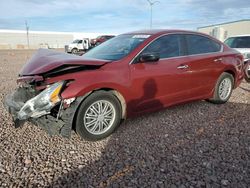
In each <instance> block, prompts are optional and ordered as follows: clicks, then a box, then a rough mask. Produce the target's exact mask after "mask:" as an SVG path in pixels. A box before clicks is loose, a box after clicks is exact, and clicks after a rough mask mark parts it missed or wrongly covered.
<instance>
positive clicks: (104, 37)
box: [90, 35, 115, 46]
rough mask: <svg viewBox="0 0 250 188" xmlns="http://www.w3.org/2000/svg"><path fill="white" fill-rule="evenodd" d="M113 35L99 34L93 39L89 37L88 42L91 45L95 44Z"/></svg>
mask: <svg viewBox="0 0 250 188" xmlns="http://www.w3.org/2000/svg"><path fill="white" fill-rule="evenodd" d="M113 37H115V36H114V35H101V36H98V37H97V38H95V39H91V40H90V44H91V46H97V45H99V44H101V43H103V42H105V41H107V40H109V39H111V38H113Z"/></svg>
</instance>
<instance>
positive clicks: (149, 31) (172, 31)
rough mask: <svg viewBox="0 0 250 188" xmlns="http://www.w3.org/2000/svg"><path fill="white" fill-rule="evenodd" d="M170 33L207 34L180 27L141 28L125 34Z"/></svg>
mask: <svg viewBox="0 0 250 188" xmlns="http://www.w3.org/2000/svg"><path fill="white" fill-rule="evenodd" d="M168 33H194V34H195V33H196V34H198V33H199V34H202V35H206V34H204V33H200V32H196V31H188V30H179V29H150V30H139V31H133V32H128V33H125V34H137V35H138V34H146V35H156V34H168Z"/></svg>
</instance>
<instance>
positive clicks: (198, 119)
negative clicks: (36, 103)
mask: <svg viewBox="0 0 250 188" xmlns="http://www.w3.org/2000/svg"><path fill="white" fill-rule="evenodd" d="M33 52H34V51H0V100H1V101H3V98H4V96H5V95H6V94H7V93H10V92H11V91H13V90H14V88H15V87H16V84H15V80H16V78H17V74H18V71H19V70H20V69H21V67H22V65H23V64H24V63H25V62H26V60H27V59H28V58H29V57H30V56H31V54H32V53H33ZM45 186H49V187H106V186H108V187H148V186H151V187H171V188H174V187H181V188H185V187H249V186H250V84H247V83H245V82H243V83H242V84H241V86H240V87H239V88H238V89H236V90H234V92H233V96H232V97H231V99H230V101H229V102H228V103H227V104H224V105H213V104H210V103H207V102H205V101H198V102H193V103H189V104H185V105H179V106H176V107H172V108H169V109H167V110H164V111H161V112H158V113H154V114H151V115H145V116H142V117H139V118H135V119H129V120H127V121H125V122H123V124H122V125H121V127H120V128H119V129H118V130H117V131H116V132H115V133H114V134H113V135H112V136H110V137H109V138H107V139H105V140H102V141H99V142H87V141H84V140H83V141H81V139H80V138H79V136H77V135H76V134H75V133H73V136H72V138H71V139H65V138H61V137H49V136H48V135H47V134H46V133H45V132H44V131H43V130H41V129H40V128H38V127H35V126H34V125H32V124H29V123H26V124H25V125H24V127H22V128H20V129H15V128H14V127H13V125H12V122H11V117H10V116H9V115H8V113H7V112H6V111H5V109H4V108H3V105H2V102H0V187H45Z"/></svg>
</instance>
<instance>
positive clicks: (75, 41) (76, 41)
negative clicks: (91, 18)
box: [72, 40, 80, 44]
mask: <svg viewBox="0 0 250 188" xmlns="http://www.w3.org/2000/svg"><path fill="white" fill-rule="evenodd" d="M79 41H80V40H74V41H73V42H72V44H75V43H78V42H79Z"/></svg>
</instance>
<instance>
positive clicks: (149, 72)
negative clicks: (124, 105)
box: [130, 34, 190, 113]
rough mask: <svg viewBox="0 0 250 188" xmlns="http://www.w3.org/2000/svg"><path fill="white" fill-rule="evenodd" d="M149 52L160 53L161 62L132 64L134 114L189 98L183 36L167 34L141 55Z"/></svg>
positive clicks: (132, 105) (136, 62) (186, 60)
mask: <svg viewBox="0 0 250 188" xmlns="http://www.w3.org/2000/svg"><path fill="white" fill-rule="evenodd" d="M150 53H153V54H155V53H158V54H159V55H160V59H159V61H156V62H138V61H135V62H133V63H132V64H131V65H130V76H131V88H132V90H131V92H132V93H133V94H132V96H133V97H134V99H133V100H132V101H133V102H132V103H131V107H130V108H132V109H133V111H134V113H142V112H146V111H154V110H158V109H161V108H163V107H165V106H169V105H172V104H175V103H178V102H181V101H183V100H185V99H186V98H188V97H189V89H190V88H189V85H188V78H189V75H190V72H189V67H188V58H187V57H185V54H186V47H185V43H184V39H183V36H182V35H181V34H168V35H165V36H162V37H160V38H158V39H156V40H155V41H153V42H151V43H150V44H149V45H148V46H147V47H146V48H145V49H144V50H143V51H142V52H141V54H150ZM141 54H140V55H141ZM140 55H139V56H138V57H140ZM137 59H138V58H137Z"/></svg>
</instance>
